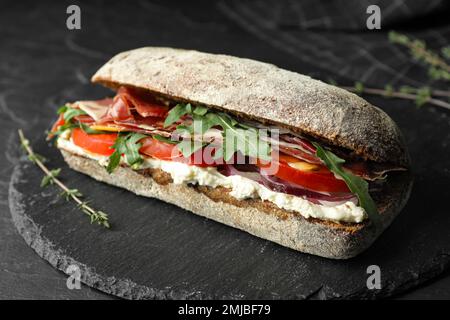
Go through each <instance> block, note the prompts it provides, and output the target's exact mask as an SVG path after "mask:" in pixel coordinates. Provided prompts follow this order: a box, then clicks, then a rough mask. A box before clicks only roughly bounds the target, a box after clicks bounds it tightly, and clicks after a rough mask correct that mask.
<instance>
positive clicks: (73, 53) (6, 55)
mask: <svg viewBox="0 0 450 320" xmlns="http://www.w3.org/2000/svg"><path fill="white" fill-rule="evenodd" d="M72 3H74V2H64V1H63V2H49V1H39V3H37V2H36V3H31V2H23V3H19V2H17V1H2V5H3V8H4V9H3V10H2V11H1V12H0V38H1V39H2V41H1V45H0V46H1V50H0V131H1V133H2V137H3V141H4V142H5V147H4V152H3V153H2V154H0V161H1V163H2V165H1V167H0V219H1V222H0V298H61V299H64V298H105V297H107V296H105V295H103V294H101V293H99V292H97V291H94V290H91V289H88V288H83V290H79V291H77V290H73V291H70V290H67V288H66V286H65V281H66V277H65V276H64V275H63V274H61V273H59V272H57V271H55V270H54V269H52V268H51V267H50V266H49V265H48V264H47V263H46V262H44V261H43V260H41V259H40V258H39V257H38V256H37V255H35V253H34V252H33V251H32V250H31V249H30V248H29V247H27V246H26V244H25V243H24V242H23V239H22V238H21V237H20V236H19V235H18V234H17V232H16V231H15V228H14V226H13V225H12V222H11V218H10V214H9V208H8V195H7V194H8V184H9V179H10V175H11V171H12V168H13V166H14V164H15V163H17V161H18V156H19V152H18V150H17V136H16V133H15V132H16V131H15V130H16V129H17V128H18V127H22V128H24V129H26V133H27V135H28V136H30V137H31V138H33V139H34V140H36V138H37V136H38V135H41V134H42V132H43V131H44V130H45V129H46V128H48V125H49V124H50V122H51V121H52V119H53V115H54V110H55V109H56V108H57V106H58V105H60V104H61V103H63V102H65V101H67V100H76V99H80V98H94V97H98V96H99V95H103V94H105V93H106V92H107V91H106V90H104V89H102V88H99V87H94V86H91V85H90V84H89V77H90V75H91V74H92V73H93V72H94V71H95V70H96V69H97V68H98V67H99V66H100V65H101V64H102V63H104V62H105V60H106V59H108V58H109V57H110V56H111V55H113V54H114V53H117V52H119V51H123V50H127V49H130V48H135V47H140V46H145V45H166V46H175V47H182V48H194V49H199V50H203V51H208V52H217V53H228V54H232V55H237V56H242V57H249V58H254V59H259V60H263V61H267V62H271V63H274V64H277V65H279V66H281V67H284V68H287V69H291V70H295V71H298V72H301V73H306V74H311V75H313V76H315V77H317V78H320V79H323V80H327V79H329V78H333V79H335V80H338V81H339V82H340V83H344V84H347V83H352V82H353V81H355V80H362V81H364V82H365V83H367V84H370V85H373V86H383V85H384V84H385V83H387V82H390V83H392V84H394V85H398V84H409V85H421V84H425V83H428V84H429V81H428V78H427V77H426V72H425V71H424V68H422V67H421V66H420V65H418V64H417V63H415V62H414V61H412V60H411V58H410V57H409V55H408V53H407V52H406V51H405V50H404V49H401V48H399V47H396V46H393V45H391V44H389V43H388V41H387V40H386V39H387V34H386V32H387V30H389V28H395V29H397V30H404V31H406V32H408V33H409V34H412V35H414V36H416V37H419V38H421V39H424V40H426V41H427V43H428V44H429V45H430V46H431V47H432V48H435V49H437V48H440V47H442V46H444V45H447V44H448V40H449V39H450V27H449V25H448V24H447V20H448V18H447V19H446V17H448V5H445V3H444V1H411V2H410V1H407V2H406V4H405V1H390V2H388V1H379V3H380V6H381V8H382V13H383V12H385V13H386V16H384V15H383V19H384V18H386V20H383V22H382V27H383V29H382V30H381V31H376V32H369V31H367V30H364V26H365V23H364V21H365V20H364V19H362V21H361V17H365V10H364V9H365V6H364V5H362V4H360V5H351V4H347V3H348V2H346V4H342V2H341V1H334V2H332V4H331V5H330V4H329V3H330V2H327V4H324V3H325V2H324V3H321V2H319V1H313V2H311V1H304V2H297V1H278V2H274V3H273V4H272V5H270V6H268V5H265V4H264V3H262V2H261V1H227V2H225V1H219V2H217V3H212V2H210V1H196V2H189V4H188V3H184V4H183V3H180V4H175V3H167V2H162V1H161V2H154V1H136V2H133V3H125V2H124V1H122V2H118V1H117V2H116V1H108V2H106V1H89V2H83V3H79V2H75V3H77V4H79V5H80V6H81V10H82V30H77V31H69V30H67V29H66V27H65V20H66V14H65V9H66V7H67V5H69V4H72ZM360 3H361V2H360ZM363 3H364V2H363ZM371 3H376V1H373V2H371ZM411 3H414V5H412V4H411ZM361 8H362V9H361ZM361 10H363V11H361ZM387 13H389V14H387ZM343 16H345V17H346V18H345V19H342V17H343ZM384 23H385V24H384ZM361 24H362V25H363V27H362V28H361V27H360V26H361ZM434 85H436V86H440V84H439V83H435V84H434ZM81 93H82V96H81V95H80V94H81ZM367 98H368V99H369V100H370V101H371V102H373V103H374V104H376V105H379V106H381V107H383V108H384V109H385V110H386V111H387V112H390V111H391V112H390V114H391V115H392V114H395V115H396V117H395V120H396V121H397V122H398V123H399V125H400V127H401V128H402V129H405V128H409V129H408V132H407V133H409V135H407V139H408V143H409V144H410V145H411V144H420V147H421V148H422V149H423V150H424V152H423V155H422V154H421V155H419V157H421V158H420V159H418V160H417V161H416V163H420V164H421V165H424V166H425V167H420V168H415V169H416V171H417V172H418V177H417V179H418V181H417V183H416V185H418V186H419V187H418V188H417V187H416V188H415V193H413V196H414V197H415V201H414V204H415V205H417V206H419V208H420V209H421V210H423V211H424V212H423V215H422V216H423V218H424V219H425V218H428V216H430V218H433V211H431V210H439V209H440V210H442V209H443V207H444V205H445V201H443V199H438V200H436V199H434V198H433V192H432V191H433V190H432V189H433V187H435V188H440V189H441V191H442V188H444V190H447V191H448V190H449V185H448V182H446V181H445V179H443V177H447V176H448V174H449V169H448V161H449V160H448V152H449V151H448V145H447V144H448V141H449V138H450V133H449V130H448V129H449V113H448V112H444V111H442V110H438V109H435V108H434V107H429V106H426V107H423V108H422V109H420V110H418V109H414V110H410V109H408V108H415V107H414V105H413V104H412V103H409V102H404V101H398V100H386V99H382V98H373V97H367ZM393 108H396V111H395V112H392V110H394V109H393ZM397 108H399V109H400V110H408V112H406V113H405V114H406V115H407V116H402V113H401V112H399V111H398V110H397ZM413 128H415V129H413ZM439 138H441V140H440V141H436V140H439ZM430 139H432V141H430ZM442 151H444V153H445V154H444V155H443V156H442V155H441V157H435V156H434V155H436V154H442ZM436 159H443V161H441V162H440V164H439V165H437V166H436V168H434V169H433V168H432V166H433V161H436ZM437 169H439V170H441V172H442V174H439V171H438V170H437ZM428 171H430V172H432V174H434V175H435V177H436V179H430V178H428V177H427V172H428ZM433 181H435V182H436V184H435V185H433V183H432V182H433ZM439 194H442V192H440V193H439ZM419 197H421V198H420V200H419ZM422 197H423V198H422ZM422 199H423V200H422ZM431 201H433V202H432V203H431V205H430V202H431ZM430 208H431V209H430ZM427 210H430V211H429V212H427ZM443 230H445V228H443ZM446 230H448V228H447V229H446ZM406 234H408V233H406ZM409 236H412V235H409ZM417 236H418V237H419V236H420V237H423V246H424V248H426V247H427V246H436V245H439V244H436V243H432V242H431V243H430V242H427V238H426V235H425V234H421V235H417ZM433 248H434V249H436V248H435V247H433ZM411 254H412V255H413V254H415V253H414V252H412V253H411ZM447 273H448V272H447ZM403 297H404V298H445V297H446V298H450V278H449V277H448V275H447V277H446V275H445V273H444V275H443V276H441V278H440V279H439V280H438V281H436V282H434V283H432V284H429V285H428V286H425V287H422V288H420V289H418V290H416V291H412V292H410V293H408V294H406V295H405V296H403Z"/></svg>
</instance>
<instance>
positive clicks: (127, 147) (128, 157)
mask: <svg viewBox="0 0 450 320" xmlns="http://www.w3.org/2000/svg"><path fill="white" fill-rule="evenodd" d="M145 137H147V136H146V135H145V134H142V133H136V132H130V133H128V134H126V135H123V134H120V133H119V135H118V136H117V139H116V142H115V143H114V145H113V146H112V147H111V148H112V149H115V150H114V152H113V153H112V154H111V155H110V156H109V163H108V166H107V167H106V171H108V173H112V172H113V171H114V169H116V168H117V167H118V166H119V164H120V159H121V156H122V154H124V155H125V161H126V163H127V164H128V165H130V166H131V167H133V168H137V167H138V166H139V165H140V164H141V163H142V161H143V158H142V156H141V155H140V154H139V149H140V148H141V147H142V143H140V142H139V141H140V140H141V139H142V138H145Z"/></svg>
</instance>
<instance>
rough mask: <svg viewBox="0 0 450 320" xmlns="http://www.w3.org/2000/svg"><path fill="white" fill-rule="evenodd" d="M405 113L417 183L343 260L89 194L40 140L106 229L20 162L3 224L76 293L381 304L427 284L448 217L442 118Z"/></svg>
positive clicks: (139, 202)
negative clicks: (10, 223) (364, 246)
mask: <svg viewBox="0 0 450 320" xmlns="http://www.w3.org/2000/svg"><path fill="white" fill-rule="evenodd" d="M410 110H411V111H407V113H408V114H407V119H408V120H409V121H411V122H408V123H422V125H421V126H419V128H421V129H428V130H427V132H428V134H429V136H428V137H429V140H425V139H419V137H420V135H421V132H420V131H418V130H417V129H416V126H409V125H406V124H405V126H404V127H405V128H410V129H407V130H406V131H408V132H407V135H406V136H407V137H409V139H408V140H409V141H410V142H412V141H414V143H413V144H411V143H410V147H411V153H412V156H413V159H414V163H415V168H416V169H415V171H416V184H415V187H414V189H413V193H412V196H411V200H410V202H409V203H408V205H407V207H406V209H405V210H404V212H403V213H402V214H401V215H400V217H399V218H397V219H396V220H395V221H394V223H393V225H392V226H391V227H390V228H389V229H388V230H387V231H386V232H385V233H384V234H383V236H382V237H381V238H380V239H379V240H378V241H377V242H376V243H375V244H374V245H373V246H372V247H371V248H370V249H369V250H368V251H366V252H365V253H363V254H362V255H360V256H358V257H357V258H354V259H351V260H348V261H335V260H327V259H324V258H320V257H315V256H311V255H307V254H302V253H298V252H295V251H293V250H290V249H287V248H284V247H281V246H279V245H276V244H273V243H271V242H268V241H265V240H262V239H259V238H256V237H253V236H251V235H249V234H246V233H244V232H241V231H238V230H235V229H233V228H230V227H227V226H224V225H221V224H219V223H216V222H213V221H210V220H207V219H205V218H201V217H198V216H196V215H193V214H191V213H188V212H186V211H183V210H182V209H179V208H177V207H175V206H172V205H170V204H166V203H164V202H161V201H158V200H155V199H148V198H144V197H138V196H135V195H134V194H132V193H130V192H127V191H124V190H121V189H119V188H115V187H111V186H108V185H105V184H102V183H99V182H97V181H94V180H93V179H91V178H89V177H87V176H84V175H82V174H79V173H77V172H74V171H71V170H69V169H68V168H67V166H66V165H65V164H64V162H63V160H62V157H61V155H60V154H59V153H58V151H57V150H55V149H54V148H50V147H49V146H48V145H46V143H45V142H44V141H43V139H41V140H38V141H35V142H34V143H33V147H34V149H35V150H36V151H37V152H39V153H42V154H44V155H45V156H46V157H47V158H49V159H50V162H49V165H50V166H51V167H62V168H63V172H62V175H61V176H62V179H63V180H64V181H70V186H71V187H74V188H79V189H80V190H82V191H83V193H84V194H86V195H89V198H90V199H92V200H93V206H95V207H97V208H99V209H102V210H104V211H106V212H108V213H109V214H110V220H111V222H112V224H113V227H112V229H111V230H105V229H103V228H101V227H98V226H95V225H90V224H89V221H88V219H87V218H86V217H84V216H83V215H82V214H81V212H80V211H78V210H77V209H76V207H75V205H74V204H73V203H67V202H65V201H63V200H62V199H60V200H57V199H58V198H57V194H58V190H57V189H56V188H54V187H51V188H47V189H41V188H40V187H39V184H40V180H41V178H42V174H41V172H40V171H39V170H38V169H37V168H36V167H35V166H34V165H32V164H30V163H29V162H28V161H27V160H26V159H22V160H21V161H20V162H19V164H18V165H17V166H16V167H15V169H14V172H13V174H12V178H11V183H10V191H9V192H10V194H9V203H10V208H11V213H12V216H13V220H14V223H15V225H16V227H17V228H18V230H19V232H20V234H21V235H22V236H23V237H24V238H25V240H26V242H27V243H28V244H29V245H30V246H31V247H32V248H33V249H34V250H35V251H36V252H37V253H38V254H39V255H40V256H41V257H43V258H44V259H46V260H48V261H49V262H50V264H52V265H53V266H54V267H56V268H58V269H60V270H63V271H64V270H66V268H67V266H68V265H70V264H77V265H78V266H79V267H80V268H81V271H82V281H83V282H84V283H86V284H87V285H89V286H91V287H94V288H97V289H99V290H102V291H104V292H107V293H110V294H114V295H117V296H120V297H125V298H137V299H152V298H192V299H194V298H251V299H252V298H300V299H304V298H313V299H317V298H319V299H324V298H373V297H386V296H390V295H393V294H395V293H399V292H402V291H404V290H406V289H408V288H411V287H413V286H415V285H417V284H419V283H422V282H424V281H426V280H428V279H430V278H432V277H434V276H436V275H437V274H439V273H441V272H442V271H443V270H444V269H445V268H446V267H448V265H449V262H450V241H449V240H450V233H449V231H448V230H449V226H450V215H449V214H448V210H445V209H444V208H445V205H444V204H445V202H446V196H447V197H448V191H449V188H448V185H449V182H448V181H450V180H449V179H450V172H449V171H448V169H446V168H445V165H447V164H448V161H449V159H448V158H449V156H450V153H449V152H448V148H449V146H448V145H447V144H446V143H445V141H444V142H442V140H441V139H439V140H438V139H437V138H438V136H440V137H441V138H442V134H443V132H445V131H444V130H447V131H448V121H449V120H448V118H447V117H446V115H445V114H443V115H442V116H441V117H435V116H433V114H434V112H423V113H420V112H418V111H417V110H414V109H410ZM399 112H400V110H398V111H396V114H397V115H399V114H400V113H399ZM427 115H428V117H429V119H426V118H427ZM414 118H416V119H414ZM402 119H405V118H403V117H399V119H396V120H400V121H399V122H402ZM420 119H423V120H424V122H419V120H420ZM414 120H416V121H414ZM431 128H433V129H434V130H431ZM438 129H442V130H438ZM433 135H435V137H433ZM442 148H443V149H444V151H445V150H447V152H444V153H442V152H441V153H440V155H441V157H440V161H439V162H435V161H434V160H433V159H432V158H431V157H429V156H425V155H424V150H427V152H436V151H437V150H438V149H442ZM431 164H432V165H431ZM373 264H376V265H378V266H379V267H380V268H381V278H382V289H381V290H368V289H367V287H366V279H367V277H368V275H367V273H366V268H367V267H368V266H369V265H373Z"/></svg>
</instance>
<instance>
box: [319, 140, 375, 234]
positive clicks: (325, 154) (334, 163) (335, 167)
mask: <svg viewBox="0 0 450 320" xmlns="http://www.w3.org/2000/svg"><path fill="white" fill-rule="evenodd" d="M312 144H313V145H314V146H315V147H316V155H317V156H318V157H319V158H320V159H322V161H323V162H324V163H325V165H326V166H327V168H328V169H330V171H331V172H333V173H334V174H335V175H337V176H339V177H341V178H342V179H343V180H344V181H345V183H346V184H347V186H348V188H349V189H350V191H351V192H352V193H354V194H356V196H357V197H358V200H359V204H360V206H361V207H363V208H364V210H366V212H367V214H368V215H369V219H370V220H372V221H373V223H374V224H375V225H378V224H380V215H379V213H378V210H377V207H376V205H375V202H374V201H373V199H372V198H371V197H370V194H369V184H368V183H367V181H365V180H364V179H363V178H361V177H358V176H355V175H354V174H352V173H350V172H348V171H345V170H344V169H343V168H342V165H343V164H344V163H345V160H344V159H341V158H339V157H338V156H336V155H335V154H334V153H332V152H330V151H328V150H325V149H324V148H322V147H321V146H320V145H319V144H318V143H316V142H312Z"/></svg>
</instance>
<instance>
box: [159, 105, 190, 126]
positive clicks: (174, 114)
mask: <svg viewBox="0 0 450 320" xmlns="http://www.w3.org/2000/svg"><path fill="white" fill-rule="evenodd" d="M187 106H190V104H188V105H184V104H181V103H179V104H177V105H176V106H175V107H173V108H172V109H171V110H170V111H169V113H168V114H167V117H166V119H165V120H164V128H166V127H168V126H170V125H171V124H173V123H175V122H177V121H178V120H179V119H180V118H181V117H182V116H184V115H185V114H186V113H188V107H187ZM189 108H190V107H189Z"/></svg>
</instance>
